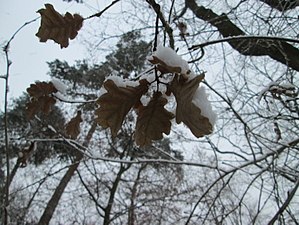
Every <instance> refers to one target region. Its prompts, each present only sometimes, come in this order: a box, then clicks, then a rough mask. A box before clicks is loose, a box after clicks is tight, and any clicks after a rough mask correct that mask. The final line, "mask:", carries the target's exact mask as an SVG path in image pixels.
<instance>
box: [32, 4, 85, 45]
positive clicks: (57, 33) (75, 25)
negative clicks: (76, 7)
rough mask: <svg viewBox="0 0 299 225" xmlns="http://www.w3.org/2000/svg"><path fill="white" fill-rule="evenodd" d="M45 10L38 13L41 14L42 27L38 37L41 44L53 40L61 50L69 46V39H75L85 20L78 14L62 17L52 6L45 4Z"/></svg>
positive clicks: (37, 34) (68, 14) (67, 14)
mask: <svg viewBox="0 0 299 225" xmlns="http://www.w3.org/2000/svg"><path fill="white" fill-rule="evenodd" d="M45 7H46V8H45V9H40V10H38V11H37V12H38V13H40V14H41V26H40V27H39V30H38V32H37V33H36V36H37V37H39V38H40V41H41V42H46V41H47V40H49V39H50V40H53V41H55V42H56V43H57V44H60V47H61V48H66V47H67V46H68V45H69V39H71V40H72V39H74V38H75V37H76V36H77V34H78V31H79V30H80V29H81V27H82V24H83V18H82V17H81V16H80V15H78V14H74V15H72V14H70V13H68V12H67V13H66V14H65V15H64V16H62V15H61V14H60V13H58V12H56V11H55V9H54V7H53V6H52V5H51V4H45Z"/></svg>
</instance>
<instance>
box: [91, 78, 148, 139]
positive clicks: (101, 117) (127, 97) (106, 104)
mask: <svg viewBox="0 0 299 225" xmlns="http://www.w3.org/2000/svg"><path fill="white" fill-rule="evenodd" d="M139 83H140V84H139V85H138V86H136V87H130V86H127V87H118V86H116V84H115V83H114V81H112V80H107V81H105V83H104V87H105V89H106V90H107V93H105V94H103V95H102V96H101V97H100V98H99V99H98V100H97V103H98V104H99V105H100V108H98V109H97V110H96V115H97V123H98V124H99V125H101V126H102V127H104V128H108V127H109V128H110V130H111V134H112V136H113V137H115V136H116V135H117V132H118V131H119V129H120V128H121V125H122V123H123V120H124V118H125V116H126V115H127V114H128V112H129V111H130V109H131V108H132V107H137V106H138V105H139V104H140V98H141V96H142V95H143V94H145V93H146V92H147V90H148V82H147V81H146V80H140V81H139Z"/></svg>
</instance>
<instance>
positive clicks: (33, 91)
mask: <svg viewBox="0 0 299 225" xmlns="http://www.w3.org/2000/svg"><path fill="white" fill-rule="evenodd" d="M27 92H28V94H29V95H30V97H31V98H30V102H28V103H27V106H26V113H27V117H28V118H29V119H32V118H33V117H34V115H36V114H37V113H38V112H43V113H45V114H49V112H50V111H51V109H52V107H53V105H54V104H55V103H56V100H55V99H54V98H53V96H52V94H53V93H56V92H57V89H56V88H55V87H54V85H53V84H52V83H51V82H50V83H47V82H36V83H35V84H31V85H30V87H29V88H27Z"/></svg>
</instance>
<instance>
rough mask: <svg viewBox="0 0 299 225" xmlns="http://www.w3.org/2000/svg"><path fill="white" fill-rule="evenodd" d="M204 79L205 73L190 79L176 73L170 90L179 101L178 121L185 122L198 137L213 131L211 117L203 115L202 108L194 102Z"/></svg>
mask: <svg viewBox="0 0 299 225" xmlns="http://www.w3.org/2000/svg"><path fill="white" fill-rule="evenodd" d="M203 79H204V74H202V75H199V76H197V77H195V78H194V79H192V80H190V81H186V80H185V79H184V78H182V77H181V76H180V77H179V76H178V75H176V76H175V77H174V79H173V81H172V82H171V84H170V86H169V90H171V91H172V93H173V94H174V96H175V99H176V101H177V108H176V122H177V123H181V122H183V123H184V124H185V125H186V126H187V127H188V128H189V129H190V130H191V132H192V133H193V134H194V136H196V137H203V136H204V135H207V134H210V133H212V131H213V126H212V124H211V123H210V122H209V119H208V118H206V117H204V116H203V115H201V110H200V108H198V107H197V106H196V105H195V104H194V103H193V102H192V99H193V97H194V94H195V92H196V90H197V88H198V86H199V83H200V82H201V81H202V80H203Z"/></svg>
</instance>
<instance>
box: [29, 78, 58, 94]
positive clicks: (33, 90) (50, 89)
mask: <svg viewBox="0 0 299 225" xmlns="http://www.w3.org/2000/svg"><path fill="white" fill-rule="evenodd" d="M27 92H28V94H29V95H30V96H31V97H34V98H39V97H41V96H46V95H50V94H52V93H56V92H57V89H56V88H55V87H54V85H53V84H52V83H51V82H49V83H47V82H44V81H43V82H39V81H38V82H36V83H35V84H30V87H29V88H27Z"/></svg>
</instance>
